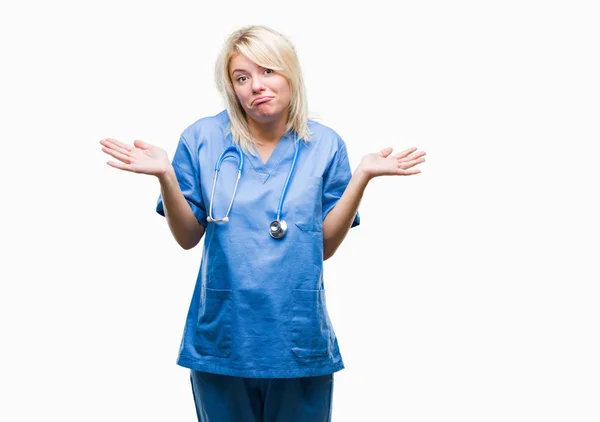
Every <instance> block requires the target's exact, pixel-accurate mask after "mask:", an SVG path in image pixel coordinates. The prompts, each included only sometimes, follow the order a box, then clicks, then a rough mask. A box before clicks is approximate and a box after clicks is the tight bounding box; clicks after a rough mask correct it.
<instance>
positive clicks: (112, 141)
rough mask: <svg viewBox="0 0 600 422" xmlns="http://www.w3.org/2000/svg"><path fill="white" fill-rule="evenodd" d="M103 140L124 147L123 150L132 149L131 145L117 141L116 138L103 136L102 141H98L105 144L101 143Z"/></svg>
mask: <svg viewBox="0 0 600 422" xmlns="http://www.w3.org/2000/svg"><path fill="white" fill-rule="evenodd" d="M103 141H104V142H106V143H109V144H113V145H116V146H117V147H120V148H122V149H124V150H125V151H131V150H133V147H132V146H131V145H127V144H124V143H123V142H120V141H117V140H116V139H113V138H104V139H103V140H102V141H100V143H101V144H102V145H105V144H104V143H103ZM105 146H106V145H105Z"/></svg>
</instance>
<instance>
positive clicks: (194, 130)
mask: <svg viewBox="0 0 600 422" xmlns="http://www.w3.org/2000/svg"><path fill="white" fill-rule="evenodd" d="M228 126H229V115H228V114H227V111H226V110H223V111H221V112H220V113H218V114H216V115H214V116H207V117H202V118H201V119H198V120H196V121H195V122H194V123H192V124H191V125H189V126H188V127H187V128H185V129H184V130H183V132H181V138H182V140H183V141H184V142H186V143H187V144H188V145H189V146H190V147H194V146H199V145H200V144H201V143H204V142H206V141H207V140H210V139H214V138H215V137H219V138H221V139H222V138H224V137H225V136H226V132H227V129H228Z"/></svg>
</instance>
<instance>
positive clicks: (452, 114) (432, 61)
mask: <svg viewBox="0 0 600 422" xmlns="http://www.w3.org/2000/svg"><path fill="white" fill-rule="evenodd" d="M595 3H596V2H593V1H587V2H586V1H531V0H519V1H510V0H509V1H502V2H501V1H485V2H483V1H464V0H459V1H454V2H446V1H419V2H386V1H382V0H374V1H368V2H359V3H352V2H341V1H338V2H329V1H303V2H293V3H288V2H258V1H253V2H242V1H225V2H217V1H213V2H204V1H202V2H200V1H183V0H173V1H170V2H158V1H127V0H119V1H115V0H104V1H102V2H100V1H79V2H75V1H65V0H57V1H53V2H42V1H29V2H20V3H16V2H12V3H9V2H7V3H3V4H2V6H0V43H1V57H2V65H1V66H0V73H1V77H0V88H1V91H0V105H1V110H0V111H1V114H0V120H1V123H0V128H1V129H0V130H1V132H0V135H1V139H0V141H1V142H2V150H1V158H2V160H1V162H2V165H1V166H0V171H1V178H0V183H1V185H2V186H1V189H2V191H1V196H0V198H1V199H0V201H1V203H2V206H1V207H0V212H1V219H0V224H1V227H0V228H1V235H0V237H1V239H2V240H1V242H2V245H1V246H2V255H1V256H2V258H1V261H2V265H1V266H0V271H1V284H0V289H1V290H0V333H1V342H2V346H1V348H0V389H1V394H0V402H1V403H0V420H2V421H7V422H8V421H10V422H12V421H15V422H16V421H40V420H44V421H61V422H67V421H178V422H179V421H181V422H186V421H190V422H191V421H194V420H195V413H194V406H193V400H192V395H191V388H190V383H189V375H188V370H187V369H184V368H181V367H179V366H177V365H176V364H175V360H176V357H177V352H178V348H179V342H180V338H181V334H182V331H183V324H184V321H185V316H186V313H187V309H188V304H189V300H190V298H191V294H192V289H193V286H194V282H195V278H196V274H197V271H198V267H199V264H200V261H199V260H200V257H201V251H202V245H198V246H197V247H196V248H194V249H192V250H190V251H184V250H182V249H180V248H179V247H178V246H177V244H176V243H175V241H174V240H173V238H172V236H171V234H170V232H169V230H168V227H167V225H166V222H165V220H164V219H163V218H162V217H160V216H159V215H158V214H156V213H155V204H156V199H157V195H158V193H159V185H158V182H157V181H156V179H154V178H152V177H150V176H142V175H137V174H131V173H125V172H122V171H119V170H116V169H113V168H111V167H109V166H107V165H106V161H107V160H108V159H109V157H108V156H107V155H105V154H103V153H102V152H101V150H100V148H101V146H100V144H99V143H98V142H99V140H100V139H102V138H105V137H113V138H117V139H119V140H121V141H123V142H127V143H132V142H133V141H134V140H135V139H143V140H145V141H147V142H150V143H153V144H156V145H159V146H161V147H162V148H164V149H165V150H166V151H167V152H168V153H169V156H170V157H172V155H173V153H174V151H175V147H176V145H177V141H178V139H179V134H180V133H181V131H183V129H185V128H186V127H187V126H188V125H190V124H191V123H193V122H194V121H196V120H197V119H198V118H200V117H204V116H208V115H214V114H216V113H218V112H219V111H221V110H222V108H223V103H222V102H221V99H220V98H219V96H218V93H217V91H216V88H215V85H214V78H213V66H214V61H215V59H216V56H217V53H218V51H219V49H220V47H221V45H222V43H223V41H224V40H225V38H226V37H227V36H228V35H229V34H230V33H231V32H232V31H233V30H235V29H237V28H238V27H240V26H245V25H249V24H264V25H268V26H271V27H273V28H274V29H276V30H278V31H280V32H282V33H284V34H285V35H287V36H288V37H289V38H290V39H291V40H292V42H293V43H294V45H295V46H296V49H297V52H298V55H299V57H300V60H301V63H302V68H303V72H304V75H305V81H306V85H307V90H308V98H309V106H310V109H311V111H312V112H313V115H315V116H317V117H318V118H319V121H320V122H321V123H323V124H325V125H327V126H330V127H332V128H333V129H335V130H336V131H337V132H338V133H339V134H340V135H341V136H342V138H343V139H344V140H345V141H346V143H347V146H348V150H349V154H350V161H351V165H352V167H353V168H355V167H356V166H357V165H358V163H359V162H360V159H361V157H362V156H363V155H365V154H367V153H370V152H376V151H378V150H379V149H381V148H383V147H385V146H392V147H394V148H395V149H396V150H401V149H404V148H407V147H410V146H416V147H418V148H419V149H420V150H424V151H426V152H427V161H426V162H425V163H424V164H422V165H421V166H420V168H421V170H422V173H421V174H420V175H417V176H411V177H393V178H392V177H388V178H380V179H375V180H374V181H373V182H372V183H371V184H370V185H369V186H368V188H367V191H366V193H365V195H364V198H363V202H362V204H361V207H360V212H361V217H362V224H361V225H360V226H359V227H357V228H355V229H352V230H351V232H350V234H349V236H348V238H347V239H346V241H345V243H344V244H343V245H342V247H341V248H340V249H339V251H338V253H337V254H336V256H335V257H333V258H332V259H331V260H329V261H327V262H326V263H325V285H326V289H327V303H328V309H329V314H330V317H331V319H332V322H333V325H334V328H335V331H336V334H337V336H338V340H339V345H340V348H341V352H342V356H343V358H344V362H345V364H346V369H344V370H343V371H341V372H338V373H337V374H336V375H335V389H334V410H333V420H334V421H335V422H347V421H368V422H371V421H376V422H380V421H381V422H387V421H408V422H425V421H428V422H429V421H435V422H440V421H461V422H467V421H473V422H481V421H485V422H493V421H494V422H495V421H502V422H503V421H511V422H515V421H524V422H531V421H544V422H547V421H578V422H586V421H598V420H600V401H599V399H598V398H599V397H600V359H598V356H600V340H599V335H598V332H599V329H600V323H599V322H600V310H599V306H598V303H599V300H600V287H599V282H600V271H599V268H598V252H599V241H598V239H599V238H600V227H599V223H598V216H599V215H600V207H599V205H598V187H599V181H600V174H599V166H598V143H599V141H600V136H599V134H600V130H599V127H600V125H599V116H600V114H599V112H600V100H599V98H600V83H599V81H600V78H599V77H598V75H600V59H599V55H598V52H599V51H600V50H599V48H600V43H599V41H598V40H600V30H599V26H598V21H599V18H600V15H599V13H598V10H597V8H596V4H595ZM242 422H243V421H242ZM282 422H285V421H282Z"/></svg>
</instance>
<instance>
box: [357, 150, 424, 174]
mask: <svg viewBox="0 0 600 422" xmlns="http://www.w3.org/2000/svg"><path fill="white" fill-rule="evenodd" d="M392 151H393V149H392V148H391V147H388V148H384V149H382V150H381V151H379V152H376V153H372V154H367V155H365V156H364V157H363V159H362V161H361V163H360V167H361V169H362V171H363V172H364V173H365V174H366V175H367V176H369V177H370V178H373V177H377V176H409V175H412V174H418V173H420V172H421V170H419V169H416V168H413V167H414V166H416V165H417V164H420V163H422V162H423V161H425V158H423V156H424V155H425V152H424V151H419V152H417V148H414V147H413V148H408V149H406V150H404V151H402V152H399V153H398V154H394V155H392Z"/></svg>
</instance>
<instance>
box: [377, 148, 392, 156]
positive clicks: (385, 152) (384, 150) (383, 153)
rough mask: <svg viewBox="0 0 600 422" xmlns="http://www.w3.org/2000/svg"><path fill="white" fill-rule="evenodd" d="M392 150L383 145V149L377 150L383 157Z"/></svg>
mask: <svg viewBox="0 0 600 422" xmlns="http://www.w3.org/2000/svg"><path fill="white" fill-rule="evenodd" d="M392 151H393V148H392V147H385V148H384V149H382V150H381V151H379V155H381V156H382V157H383V158H385V157H387V156H388V155H390V154H391V153H392Z"/></svg>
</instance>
